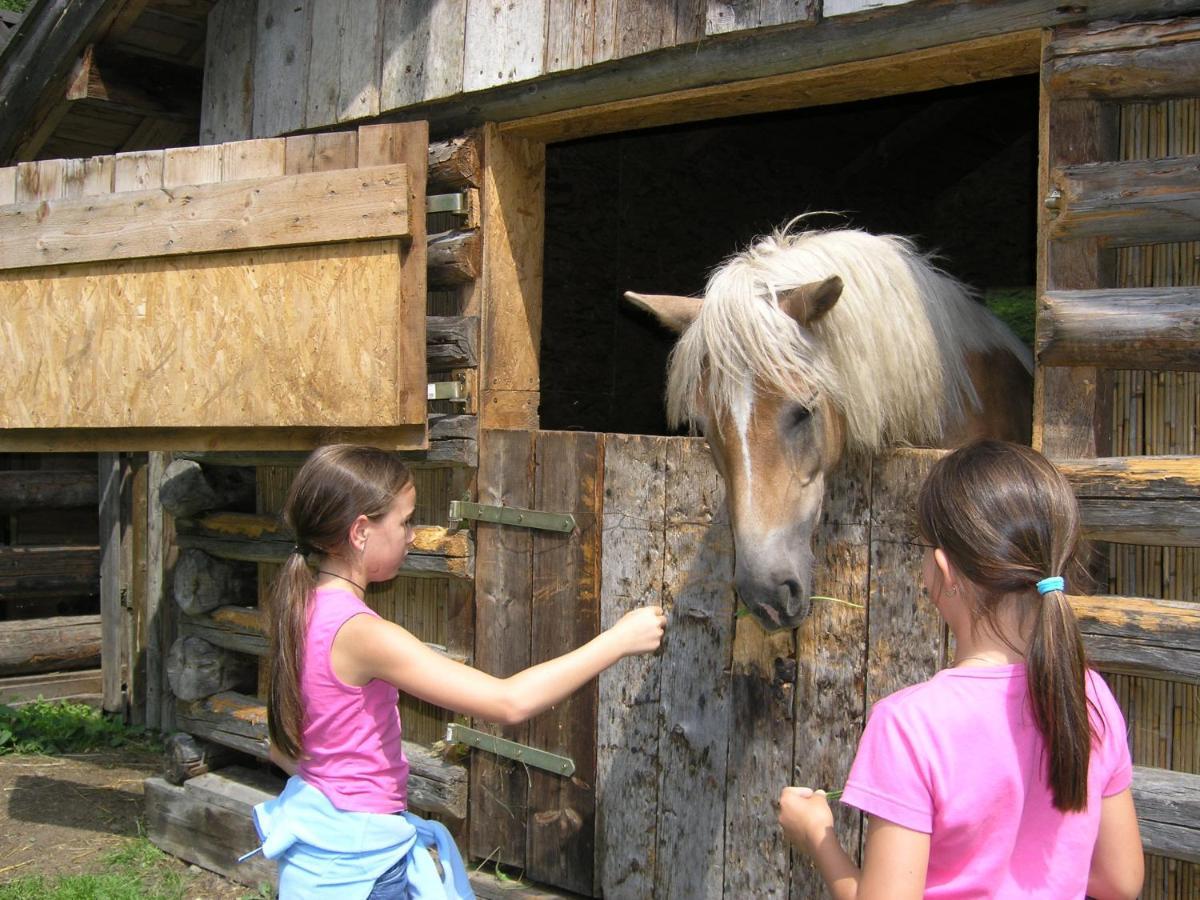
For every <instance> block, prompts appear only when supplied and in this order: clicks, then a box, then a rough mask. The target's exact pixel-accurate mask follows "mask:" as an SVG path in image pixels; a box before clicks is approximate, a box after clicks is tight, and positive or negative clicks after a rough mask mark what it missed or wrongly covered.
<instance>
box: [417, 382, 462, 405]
mask: <svg viewBox="0 0 1200 900" xmlns="http://www.w3.org/2000/svg"><path fill="white" fill-rule="evenodd" d="M425 399H426V400H452V401H454V402H455V403H466V402H467V386H466V384H464V383H463V382H462V381H461V380H459V381H431V382H429V383H428V384H427V385H426V386H425Z"/></svg>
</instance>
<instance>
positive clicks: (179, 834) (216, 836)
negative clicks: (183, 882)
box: [144, 767, 278, 885]
mask: <svg viewBox="0 0 1200 900" xmlns="http://www.w3.org/2000/svg"><path fill="white" fill-rule="evenodd" d="M235 768H236V767H235ZM247 774H248V775H250V774H252V773H247ZM201 779H205V780H207V781H209V782H210V783H209V784H208V785H207V790H204V791H203V793H200V792H198V790H197V787H198V786H197V785H196V784H195V783H196V782H198V781H200V780H201ZM237 779H238V774H237V773H234V772H230V770H229V769H226V770H223V772H222V773H219V774H218V773H211V772H210V773H208V774H206V775H200V776H199V777H197V778H194V779H192V781H190V782H188V783H186V784H185V785H183V786H182V787H178V786H176V785H173V784H170V783H168V782H167V781H166V780H165V779H163V778H148V779H146V782H145V787H144V791H145V795H146V836H147V837H149V838H150V841H151V842H152V843H153V844H154V845H155V846H157V847H159V848H160V849H163V850H166V851H167V852H168V853H170V854H172V855H173V856H178V857H179V858H181V859H184V860H187V861H188V862H190V863H195V864H197V865H201V866H203V867H204V868H206V869H210V870H212V871H214V872H219V873H220V874H222V875H224V876H225V877H226V878H231V879H233V880H234V881H239V882H241V883H243V884H250V885H258V884H261V883H267V884H273V883H275V881H276V876H277V871H278V867H277V866H276V865H275V863H274V862H271V861H269V860H266V859H263V857H262V855H261V854H258V855H256V856H253V857H251V858H250V859H249V860H247V861H246V862H244V863H239V862H238V861H237V860H238V857H240V856H242V855H243V854H246V853H249V852H250V851H251V850H253V849H254V848H255V847H257V846H258V845H259V839H258V832H257V831H256V830H255V828H254V822H253V820H252V819H251V817H250V811H251V809H253V807H254V805H255V804H256V803H262V802H264V801H266V800H269V799H271V798H272V797H273V796H275V794H277V793H278V790H269V789H264V787H263V786H262V785H261V784H260V783H255V780H251V779H249V778H248V779H246V781H248V782H249V783H248V784H244V785H242V784H239V783H238V781H237ZM230 782H233V784H237V785H238V787H237V788H234V787H233V784H230ZM213 794H219V795H223V797H222V799H220V800H217V799H216V798H214V797H213Z"/></svg>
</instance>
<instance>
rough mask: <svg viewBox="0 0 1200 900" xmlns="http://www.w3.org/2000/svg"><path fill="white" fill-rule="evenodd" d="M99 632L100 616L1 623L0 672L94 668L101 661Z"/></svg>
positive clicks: (7, 673) (62, 617) (17, 672)
mask: <svg viewBox="0 0 1200 900" xmlns="http://www.w3.org/2000/svg"><path fill="white" fill-rule="evenodd" d="M100 632H101V625H100V616H57V617H55V618H52V619H15V620H12V621H8V622H4V623H3V625H0V676H5V675H32V674H34V673H37V672H53V671H57V670H60V669H90V668H95V667H96V666H98V665H100V651H101V643H102V641H101V634H100ZM119 693H120V692H119V691H118V695H119Z"/></svg>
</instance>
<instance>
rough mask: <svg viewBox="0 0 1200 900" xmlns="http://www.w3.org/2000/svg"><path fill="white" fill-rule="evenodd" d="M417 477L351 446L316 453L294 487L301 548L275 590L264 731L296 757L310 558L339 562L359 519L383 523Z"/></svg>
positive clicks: (311, 583) (312, 580)
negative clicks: (335, 557)
mask: <svg viewBox="0 0 1200 900" xmlns="http://www.w3.org/2000/svg"><path fill="white" fill-rule="evenodd" d="M410 484H412V475H411V473H410V472H409V470H408V468H407V467H406V466H405V465H404V463H402V462H401V461H400V459H399V457H398V456H397V455H396V454H395V453H389V452H388V451H386V450H378V449H376V448H374V447H361V446H356V445H353V444H331V445H329V446H327V447H321V448H319V449H317V450H315V451H314V452H313V454H312V455H311V456H310V457H309V458H308V460H307V461H306V462H305V463H304V465H303V466H302V467H301V468H300V471H299V472H297V473H296V478H295V480H294V481H293V482H292V487H291V490H290V491H288V496H287V501H286V502H285V503H284V507H283V519H284V522H285V523H286V524H287V526H288V527H289V528H290V529H291V532H292V535H293V536H294V538H295V541H296V546H295V548H294V549H293V551H292V553H291V554H289V556H288V558H287V561H286V562H284V564H283V568H282V570H281V571H280V572H279V575H278V577H277V578H276V579H275V583H274V585H273V586H272V589H271V608H270V644H271V688H270V702H269V703H268V705H267V728H268V732H269V734H270V737H271V743H272V744H274V745H275V746H276V747H278V748H279V749H280V750H282V751H283V752H284V753H286V754H287V755H288V756H290V757H292V758H293V759H298V758H299V757H300V753H301V750H302V749H303V748H302V746H301V745H302V738H301V735H302V734H303V729H304V706H303V703H302V702H301V698H300V663H301V660H302V658H303V655H304V634H305V630H306V629H307V627H308V603H309V598H310V597H311V595H312V592H313V589H314V588H315V587H316V584H317V582H316V576H315V574H314V573H313V571H312V570H311V569H309V567H308V563H307V557H308V556H309V555H310V554H313V553H317V554H321V555H324V556H336V555H337V554H339V553H341V552H343V551H344V549H345V548H346V546H347V544H348V542H349V537H348V536H349V532H350V526H351V525H352V524H353V523H354V520H355V519H357V518H358V517H359V516H363V515H365V516H367V517H368V518H371V519H375V518H378V517H380V516H382V515H384V514H385V513H387V511H388V510H389V509H390V508H391V505H392V503H393V502H394V501H395V499H396V495H397V494H399V493H400V492H401V491H402V490H403V489H404V488H405V487H407V486H408V485H410Z"/></svg>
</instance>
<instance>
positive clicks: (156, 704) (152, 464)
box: [143, 452, 174, 731]
mask: <svg viewBox="0 0 1200 900" xmlns="http://www.w3.org/2000/svg"><path fill="white" fill-rule="evenodd" d="M167 463H168V458H167V454H166V453H162V452H152V453H149V454H147V458H146V484H147V489H148V490H147V494H148V496H147V498H146V504H145V515H146V544H145V552H144V557H145V565H146V577H145V585H146V603H145V623H144V624H145V632H146V665H145V671H144V673H143V683H144V684H145V686H146V727H147V728H150V729H158V730H162V731H168V729H169V725H164V722H163V651H164V650H165V649H166V648H167V647H169V646H170V645H171V642H172V640H174V636H171V637H169V638H166V639H165V640H164V636H165V634H166V627H165V626H166V623H167V621H168V619H167V618H166V616H167V614H169V613H170V612H171V603H170V600H169V599H168V597H167V596H166V595H167V590H166V584H165V576H166V568H165V565H164V555H165V552H166V543H167V541H168V539H169V537H168V535H169V529H168V527H167V516H166V514H164V512H163V508H162V504H161V503H159V502H158V500H157V498H156V497H155V496H154V486H155V485H157V484H159V483H161V481H162V476H163V472H164V470H165V469H166V467H167ZM171 621H173V620H171Z"/></svg>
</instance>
